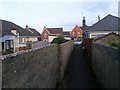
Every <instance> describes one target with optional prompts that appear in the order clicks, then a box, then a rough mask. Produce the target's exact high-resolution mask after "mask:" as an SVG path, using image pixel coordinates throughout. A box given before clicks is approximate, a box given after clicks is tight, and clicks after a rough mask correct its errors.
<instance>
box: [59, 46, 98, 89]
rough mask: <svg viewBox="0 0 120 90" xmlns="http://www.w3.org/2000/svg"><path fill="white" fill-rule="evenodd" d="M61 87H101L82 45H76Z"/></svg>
mask: <svg viewBox="0 0 120 90" xmlns="http://www.w3.org/2000/svg"><path fill="white" fill-rule="evenodd" d="M61 88H100V87H99V85H98V83H97V80H96V78H95V76H94V74H93V73H92V71H91V69H90V67H89V65H88V63H87V60H86V59H85V57H84V53H83V49H82V48H81V47H80V46H75V47H74V50H73V53H72V55H71V58H70V60H69V63H68V67H67V71H66V74H65V78H64V80H63V83H62V85H61Z"/></svg>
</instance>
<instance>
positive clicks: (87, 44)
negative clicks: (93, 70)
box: [83, 38, 93, 67]
mask: <svg viewBox="0 0 120 90" xmlns="http://www.w3.org/2000/svg"><path fill="white" fill-rule="evenodd" d="M92 41H93V40H92V39H89V38H85V39H84V40H83V46H84V51H85V56H86V59H87V61H88V63H89V65H90V66H91V67H92Z"/></svg>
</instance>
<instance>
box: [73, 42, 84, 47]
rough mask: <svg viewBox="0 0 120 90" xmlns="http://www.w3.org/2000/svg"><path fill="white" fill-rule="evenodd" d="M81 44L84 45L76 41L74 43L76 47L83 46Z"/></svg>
mask: <svg viewBox="0 0 120 90" xmlns="http://www.w3.org/2000/svg"><path fill="white" fill-rule="evenodd" d="M81 44H82V41H75V42H74V45H75V46H79V45H81Z"/></svg>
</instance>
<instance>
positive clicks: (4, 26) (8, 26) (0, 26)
mask: <svg viewBox="0 0 120 90" xmlns="http://www.w3.org/2000/svg"><path fill="white" fill-rule="evenodd" d="M13 29H16V30H17V33H19V35H20V36H35V35H34V34H32V33H31V32H30V31H27V30H25V29H23V28H22V27H20V26H19V25H16V24H15V23H12V22H10V21H6V20H1V19H0V31H1V32H2V35H13V34H12V33H11V30H13Z"/></svg>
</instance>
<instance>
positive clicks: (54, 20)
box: [0, 0, 118, 32]
mask: <svg viewBox="0 0 120 90" xmlns="http://www.w3.org/2000/svg"><path fill="white" fill-rule="evenodd" d="M82 12H83V14H82ZM0 13H2V14H1V15H0V19H4V20H8V21H11V22H14V23H16V24H18V25H20V26H22V27H23V28H24V27H25V25H26V24H27V25H29V26H30V27H33V28H35V29H37V30H38V31H40V32H42V29H43V27H44V26H46V27H63V28H64V30H71V29H72V28H73V27H74V26H75V25H76V24H77V25H79V26H80V25H82V23H81V22H82V17H83V16H85V17H86V22H87V25H92V24H94V23H95V22H97V17H98V15H100V17H101V18H103V17H104V16H106V15H108V14H112V15H114V16H118V2H117V1H116V2H108V1H107V0H106V2H94V0H93V2H78V1H76V2H73V1H72V0H70V1H69V2H68V1H66V2H54V0H52V2H49V1H47V0H45V1H43V2H38V1H31V0H30V1H26V2H24V1H21V2H20V1H19V2H16V1H14V0H13V1H8V0H5V1H3V2H2V3H1V12H0Z"/></svg>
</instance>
